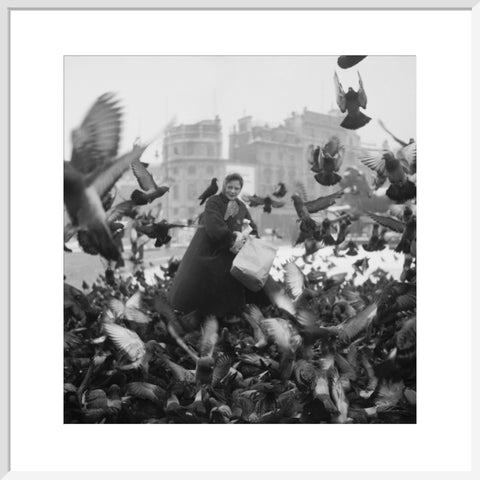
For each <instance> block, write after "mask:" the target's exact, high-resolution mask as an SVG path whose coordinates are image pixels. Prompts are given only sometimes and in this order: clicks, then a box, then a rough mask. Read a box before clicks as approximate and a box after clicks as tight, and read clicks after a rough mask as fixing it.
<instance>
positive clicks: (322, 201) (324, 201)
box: [304, 190, 343, 213]
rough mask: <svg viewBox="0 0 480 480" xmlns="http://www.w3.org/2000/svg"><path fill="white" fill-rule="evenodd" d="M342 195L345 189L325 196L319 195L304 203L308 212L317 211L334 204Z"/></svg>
mask: <svg viewBox="0 0 480 480" xmlns="http://www.w3.org/2000/svg"><path fill="white" fill-rule="evenodd" d="M342 195H343V191H342V190H338V192H335V193H332V194H331V195H327V196H325V197H318V198H317V199H315V200H311V201H309V202H305V203H304V205H305V207H306V208H307V210H308V213H316V212H319V211H320V210H324V209H325V208H328V207H331V206H332V205H334V204H335V202H336V200H337V199H339V198H340V197H341V196H342Z"/></svg>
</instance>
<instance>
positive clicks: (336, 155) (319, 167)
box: [307, 136, 344, 186]
mask: <svg viewBox="0 0 480 480" xmlns="http://www.w3.org/2000/svg"><path fill="white" fill-rule="evenodd" d="M343 154H344V147H343V146H342V145H341V144H340V140H339V138H338V137H336V136H333V137H332V138H331V139H330V140H329V141H328V142H327V143H326V144H325V146H324V147H323V148H321V147H319V146H317V147H314V146H313V145H310V146H309V148H308V150H307V158H308V161H309V163H310V165H311V170H312V171H313V172H316V174H315V175H314V178H315V180H316V181H317V182H318V183H319V184H320V185H325V186H330V185H336V184H337V183H338V182H339V181H340V180H341V179H342V177H341V176H340V175H338V174H337V173H335V172H338V170H339V169H340V167H341V165H342V161H343Z"/></svg>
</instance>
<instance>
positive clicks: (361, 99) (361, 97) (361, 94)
mask: <svg viewBox="0 0 480 480" xmlns="http://www.w3.org/2000/svg"><path fill="white" fill-rule="evenodd" d="M357 73H358V84H359V88H358V103H359V104H360V106H361V107H362V108H367V94H366V93H365V89H364V88H363V82H362V77H361V76H360V72H357Z"/></svg>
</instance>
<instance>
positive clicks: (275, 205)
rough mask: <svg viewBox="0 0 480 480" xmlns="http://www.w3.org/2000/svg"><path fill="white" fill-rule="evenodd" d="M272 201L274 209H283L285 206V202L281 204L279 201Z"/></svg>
mask: <svg viewBox="0 0 480 480" xmlns="http://www.w3.org/2000/svg"><path fill="white" fill-rule="evenodd" d="M271 201H272V207H273V208H281V207H283V206H285V202H281V201H279V200H273V199H271Z"/></svg>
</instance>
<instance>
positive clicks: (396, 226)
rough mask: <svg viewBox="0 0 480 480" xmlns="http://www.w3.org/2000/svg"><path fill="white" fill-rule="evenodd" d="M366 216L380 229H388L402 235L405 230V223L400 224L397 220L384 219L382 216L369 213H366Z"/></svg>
mask: <svg viewBox="0 0 480 480" xmlns="http://www.w3.org/2000/svg"><path fill="white" fill-rule="evenodd" d="M367 215H368V216H369V217H370V218H371V219H373V220H375V221H376V222H377V223H378V224H380V225H381V226H382V227H386V228H389V229H390V230H393V231H394V232H398V233H403V231H404V230H405V223H404V222H401V221H400V220H397V219H396V218H393V217H385V216H383V215H376V214H375V213H371V212H367Z"/></svg>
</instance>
